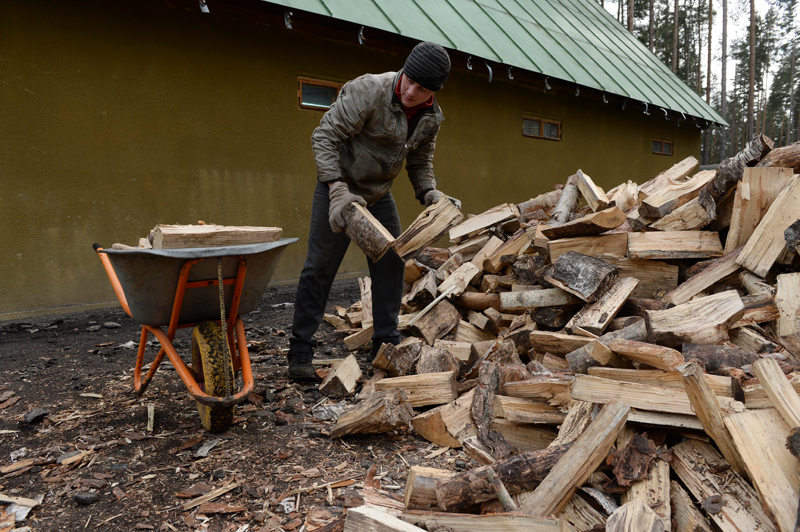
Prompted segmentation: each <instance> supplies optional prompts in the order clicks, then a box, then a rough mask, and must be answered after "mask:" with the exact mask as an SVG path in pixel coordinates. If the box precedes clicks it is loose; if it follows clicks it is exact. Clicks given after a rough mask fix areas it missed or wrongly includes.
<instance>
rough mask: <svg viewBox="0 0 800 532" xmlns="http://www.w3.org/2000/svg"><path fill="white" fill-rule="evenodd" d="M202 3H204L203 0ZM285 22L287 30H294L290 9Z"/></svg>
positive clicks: (285, 16) (285, 14)
mask: <svg viewBox="0 0 800 532" xmlns="http://www.w3.org/2000/svg"><path fill="white" fill-rule="evenodd" d="M200 1H201V2H202V1H203V0H200ZM283 22H284V24H286V29H287V30H290V29H292V12H291V11H289V10H288V9H287V10H286V11H284V12H283Z"/></svg>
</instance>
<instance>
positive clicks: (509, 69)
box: [508, 67, 514, 79]
mask: <svg viewBox="0 0 800 532" xmlns="http://www.w3.org/2000/svg"><path fill="white" fill-rule="evenodd" d="M512 68H514V67H508V79H514V74H512V73H511V69H512Z"/></svg>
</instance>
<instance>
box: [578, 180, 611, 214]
mask: <svg viewBox="0 0 800 532" xmlns="http://www.w3.org/2000/svg"><path fill="white" fill-rule="evenodd" d="M577 175H578V183H577V185H578V190H580V191H581V195H582V196H583V198H584V199H585V200H586V203H588V204H589V208H590V209H592V212H597V211H600V210H603V209H605V208H606V205H608V203H609V201H611V200H609V199H608V196H607V195H606V193H605V192H604V191H603V189H602V188H600V187H599V186H597V185H596V184H595V183H594V181H592V178H591V177H589V176H588V175H586V174H584V173H583V172H582V171H580V170H578V173H577Z"/></svg>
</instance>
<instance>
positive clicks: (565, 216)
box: [549, 175, 580, 226]
mask: <svg viewBox="0 0 800 532" xmlns="http://www.w3.org/2000/svg"><path fill="white" fill-rule="evenodd" d="M579 192H580V191H579V190H578V176H577V175H571V176H569V177H568V178H567V183H566V184H565V185H564V189H563V190H562V191H561V197H560V198H559V199H558V203H557V204H556V206H555V209H553V216H551V217H550V222H549V225H551V226H554V225H561V224H565V223H567V222H568V221H569V215H570V214H571V213H572V211H574V210H575V209H576V208H577V207H578V193H579Z"/></svg>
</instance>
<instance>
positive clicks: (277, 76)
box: [0, 0, 700, 320]
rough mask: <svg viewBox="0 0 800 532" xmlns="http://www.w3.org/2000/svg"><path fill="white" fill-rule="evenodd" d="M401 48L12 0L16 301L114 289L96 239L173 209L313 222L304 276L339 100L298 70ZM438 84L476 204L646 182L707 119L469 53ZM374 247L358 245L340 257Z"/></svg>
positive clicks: (7, 109) (328, 74) (450, 176)
mask: <svg viewBox="0 0 800 532" xmlns="http://www.w3.org/2000/svg"><path fill="white" fill-rule="evenodd" d="M295 26H297V23H296V24H295ZM296 29H297V27H296ZM403 60H404V57H403V56H401V55H394V54H388V53H385V52H382V51H380V50H376V49H371V48H368V47H366V46H358V45H351V44H343V43H337V42H333V41H329V40H323V39H318V38H315V37H311V36H308V35H305V34H302V33H300V32H299V31H289V30H286V29H283V28H270V27H266V26H263V25H256V24H252V23H250V22H247V21H243V20H237V19H234V18H231V17H224V16H215V15H213V14H212V15H204V14H202V13H200V12H199V10H196V9H192V10H190V9H186V8H183V7H168V6H167V5H164V4H160V3H156V2H152V1H150V0H138V1H134V0H131V1H128V2H111V1H105V2H103V1H99V0H96V1H88V0H76V1H73V2H50V1H43V0H5V1H3V2H2V3H0V135H1V136H2V142H0V222H2V227H3V241H4V245H3V246H2V248H0V265H1V266H0V267H1V268H2V274H3V275H2V280H0V287H2V291H0V294H2V295H0V320H5V319H15V318H19V317H22V316H28V315H35V314H41V313H51V312H60V311H64V310H76V309H78V308H88V306H91V305H108V304H109V302H110V301H113V300H114V295H113V292H112V291H111V288H110V285H109V283H108V280H107V278H106V277H105V273H104V272H103V270H102V268H101V265H100V261H99V260H98V259H97V258H96V256H95V254H94V253H93V252H92V250H91V247H90V245H91V244H92V243H93V242H99V243H100V244H102V245H105V246H110V245H111V244H112V243H114V242H122V243H128V244H135V243H136V242H137V241H138V237H140V236H144V235H146V234H147V232H148V230H149V229H151V228H152V227H153V226H155V225H156V224H157V223H195V222H196V221H197V220H205V221H207V222H213V223H218V224H230V225H273V226H280V227H283V228H284V235H285V236H296V237H300V239H301V240H300V242H299V243H298V244H296V245H294V246H293V247H292V248H290V250H289V251H287V253H286V255H284V258H283V260H282V262H281V264H280V266H279V268H278V271H277V272H276V274H275V280H278V281H280V280H285V281H290V280H293V279H296V278H297V277H298V276H299V273H300V269H301V267H302V262H303V259H304V256H305V236H306V232H307V227H308V221H309V210H310V203H311V196H312V190H313V187H314V183H315V166H314V161H313V159H312V155H311V148H310V143H309V137H310V135H311V132H312V130H313V129H314V127H315V126H316V125H317V124H318V123H319V120H320V118H321V116H322V113H320V112H316V111H309V110H302V109H299V108H298V106H297V99H296V90H297V82H296V80H297V76H312V77H313V76H316V77H323V78H328V79H335V80H341V81H345V80H347V79H350V78H352V77H355V76H358V75H360V74H362V73H365V72H375V73H378V72H383V71H387V70H396V69H398V68H400V67H401V66H402V63H403ZM477 63H479V64H480V63H481V62H480V61H478V62H477ZM479 69H480V67H476V71H477V70H479ZM500 77H503V78H504V77H505V73H502V74H501V75H500ZM439 100H440V103H441V105H442V108H443V110H444V114H445V117H446V122H445V123H444V125H443V127H442V130H441V133H440V135H439V141H438V149H437V151H436V157H435V161H434V162H435V169H436V172H437V178H438V180H439V188H441V189H442V190H444V191H446V192H447V193H449V194H451V195H454V196H456V197H459V198H460V199H462V200H463V203H464V209H465V211H468V212H473V213H479V212H481V211H483V210H485V209H487V208H490V207H492V206H494V205H497V204H499V203H503V202H520V201H523V200H526V199H528V198H530V197H532V196H535V195H537V194H538V193H541V192H544V191H547V190H551V189H552V186H553V184H554V183H562V182H563V181H564V180H565V178H566V177H567V176H568V175H570V174H572V173H574V171H575V169H577V168H582V169H583V170H584V171H585V172H586V173H588V174H589V175H591V176H592V177H593V178H594V179H595V180H596V181H597V182H598V183H599V184H600V185H601V186H604V187H605V188H606V189H608V188H610V187H612V186H613V185H616V184H617V183H619V182H621V181H623V180H627V179H632V180H634V181H637V182H639V183H642V182H644V181H645V180H647V179H649V178H650V177H652V176H654V175H655V174H656V173H657V172H658V171H660V170H663V169H664V168H666V167H668V166H670V165H671V164H674V163H675V162H677V161H678V160H680V159H681V158H683V157H685V156H688V155H695V156H696V155H698V152H699V138H700V137H699V130H696V129H695V128H689V127H686V126H684V127H683V128H676V127H675V121H674V120H673V121H665V120H664V118H663V116H658V115H657V114H656V113H653V114H652V115H651V116H649V117H648V116H644V115H643V114H642V113H641V111H635V112H634V111H632V110H628V111H621V110H620V109H619V106H618V105H616V106H615V105H611V104H608V105H606V104H602V103H600V102H597V101H595V100H590V99H588V98H585V97H574V96H571V95H569V96H567V95H545V94H542V93H541V92H539V91H534V90H532V89H530V88H527V87H524V86H521V85H520V84H518V83H516V82H514V81H508V80H502V81H501V80H497V79H496V80H495V81H493V82H492V83H487V78H486V76H485V73H483V72H481V73H480V74H474V73H470V72H467V71H465V70H462V71H454V72H453V74H452V75H451V78H450V81H449V82H448V84H447V87H446V88H445V90H444V91H442V92H441V93H440V95H439ZM523 113H530V114H539V115H542V116H545V117H553V118H558V119H560V120H561V121H562V128H563V141H562V142H553V141H546V140H540V139H530V138H523V137H522V135H521V115H522V114H523ZM659 114H660V113H659ZM653 137H659V138H667V139H674V140H675V147H676V155H675V157H664V156H656V155H652V154H651V153H650V141H651V139H652V138H653ZM398 181H399V182H398V184H397V186H396V187H395V189H394V193H395V197H396V198H397V200H398V204H399V208H400V212H401V217H402V219H403V223H404V224H408V223H409V222H410V221H412V220H413V219H414V217H415V216H416V214H418V212H419V211H420V206H419V204H418V203H417V202H416V201H415V200H414V198H413V194H412V190H411V187H410V185H408V184H407V183H408V182H407V178H406V176H405V172H403V174H401V177H400V178H399V180H398ZM365 266H366V264H365V259H364V257H363V254H361V253H360V252H359V251H358V250H355V249H353V250H351V251H350V253H349V255H348V257H347V258H346V261H345V263H344V265H343V266H342V269H341V272H342V273H345V272H355V271H362V270H365V269H366V267H365ZM76 305H77V306H78V307H76Z"/></svg>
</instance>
